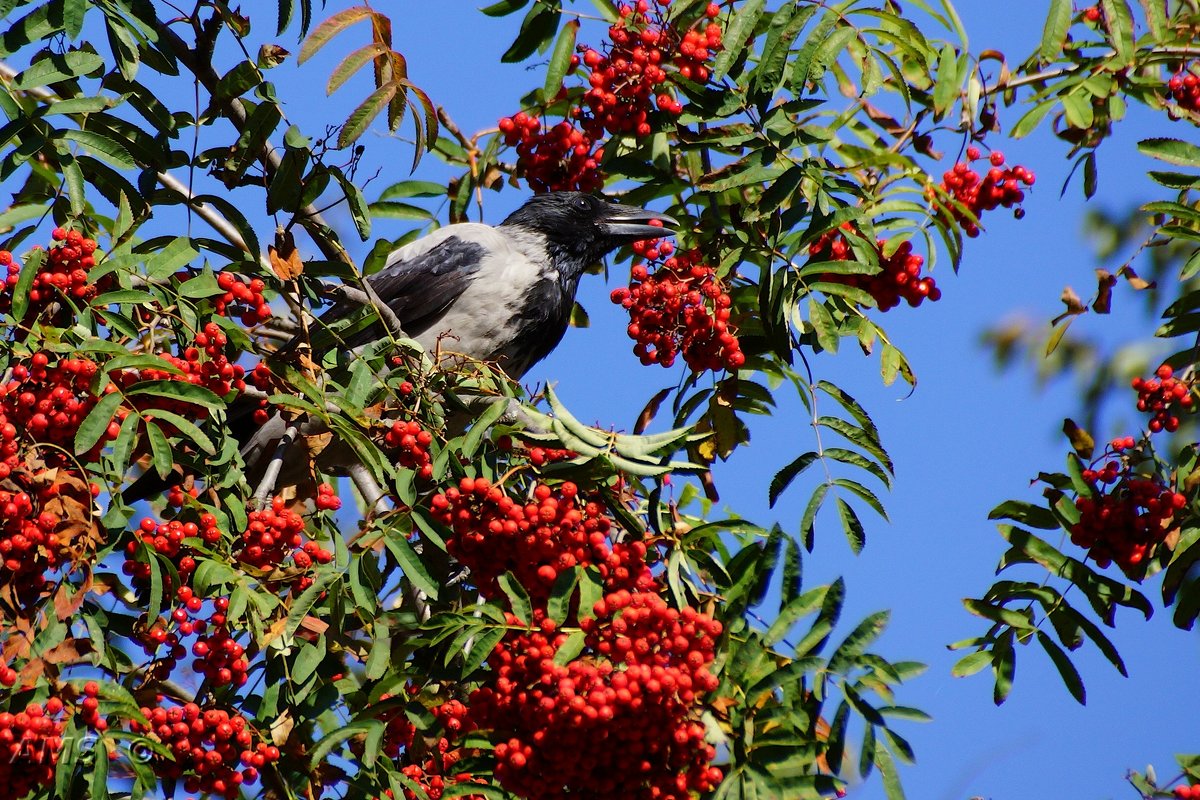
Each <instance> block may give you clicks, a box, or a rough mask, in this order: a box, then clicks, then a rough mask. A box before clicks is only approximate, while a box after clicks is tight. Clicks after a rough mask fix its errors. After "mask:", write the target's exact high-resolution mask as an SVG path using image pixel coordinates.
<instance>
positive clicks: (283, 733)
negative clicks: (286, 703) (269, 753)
mask: <svg viewBox="0 0 1200 800" xmlns="http://www.w3.org/2000/svg"><path fill="white" fill-rule="evenodd" d="M294 727H296V720H294V719H292V715H291V713H289V712H288V711H284V712H283V713H282V714H280V715H279V716H278V717H276V718H275V721H274V722H272V723H271V744H273V745H275V746H276V747H283V745H284V743H286V742H287V740H288V737H289V736H291V734H292V728H294Z"/></svg>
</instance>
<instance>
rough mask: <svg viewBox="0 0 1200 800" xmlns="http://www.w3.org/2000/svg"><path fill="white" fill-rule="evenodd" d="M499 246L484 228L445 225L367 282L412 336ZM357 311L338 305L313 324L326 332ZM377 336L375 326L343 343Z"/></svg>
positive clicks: (346, 303)
mask: <svg viewBox="0 0 1200 800" xmlns="http://www.w3.org/2000/svg"><path fill="white" fill-rule="evenodd" d="M505 246H506V242H505V241H504V238H503V235H502V234H500V233H498V232H497V231H496V229H495V228H492V227H490V226H488V225H482V224H479V223H473V222H467V223H460V224H457V225H448V226H446V227H444V228H440V229H438V230H436V231H434V232H433V233H431V234H429V235H428V236H424V237H422V238H420V239H418V240H416V241H415V242H410V243H408V244H406V245H405V246H403V247H401V248H399V249H398V250H396V251H395V252H393V253H392V254H391V255H390V256H389V257H388V260H387V262H386V264H385V265H384V267H383V269H381V270H380V271H379V272H377V273H375V274H374V275H371V276H369V277H368V278H367V282H368V283H370V285H371V288H372V289H373V290H374V291H375V294H376V295H377V296H378V297H379V299H380V300H381V301H383V302H384V303H386V304H387V306H388V308H390V309H391V310H392V313H393V314H395V316H396V318H397V320H399V322H400V325H401V326H402V327H403V328H404V333H405V334H406V335H408V336H410V337H416V336H419V335H420V334H421V333H422V332H424V331H425V330H427V329H428V328H429V327H430V326H431V325H433V324H434V322H436V321H437V319H438V318H439V317H440V316H441V315H442V314H443V313H444V312H445V310H446V309H447V308H448V307H449V306H450V305H451V304H452V303H454V301H455V300H457V299H458V297H459V296H460V295H461V294H462V293H463V292H464V291H466V289H467V287H468V286H470V285H471V282H472V281H473V280H474V275H475V273H476V272H478V271H479V269H480V266H481V264H482V263H483V261H484V259H485V258H486V257H487V256H488V254H489V253H492V252H494V251H495V250H497V249H498V248H503V247H505ZM359 308H360V306H359V305H358V304H357V303H354V302H350V301H342V302H339V303H337V304H335V305H334V306H333V307H332V308H330V309H329V310H328V311H326V312H325V313H324V314H322V315H321V316H320V318H319V323H320V325H322V326H324V327H328V326H330V325H332V324H333V323H334V322H337V321H339V320H342V319H345V318H346V317H348V316H350V315H351V314H353V313H354V312H355V311H356V310H357V309H359ZM380 336H382V331H381V330H380V328H379V326H378V325H377V324H376V325H372V326H369V327H368V328H367V329H366V330H362V331H358V332H356V333H354V334H352V335H350V336H349V337H347V338H345V339H344V340H343V342H344V344H345V346H348V347H357V346H359V345H362V344H365V343H367V342H370V341H372V340H374V339H378V338H380ZM315 345H316V342H314V346H315Z"/></svg>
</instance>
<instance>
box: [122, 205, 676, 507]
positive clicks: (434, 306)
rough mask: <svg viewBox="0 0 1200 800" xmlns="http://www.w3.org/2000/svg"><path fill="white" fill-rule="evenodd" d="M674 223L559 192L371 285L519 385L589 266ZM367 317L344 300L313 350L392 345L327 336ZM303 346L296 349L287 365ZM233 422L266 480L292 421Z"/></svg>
mask: <svg viewBox="0 0 1200 800" xmlns="http://www.w3.org/2000/svg"><path fill="white" fill-rule="evenodd" d="M652 222H656V223H658V225H651V224H650V223H652ZM676 224H677V223H676V222H675V220H674V219H672V218H671V217H668V216H667V215H665V214H659V213H657V212H653V211H647V210H645V209H642V208H637V207H635V206H629V205H621V204H618V203H612V202H609V201H607V200H605V199H603V198H600V197H596V196H593V195H589V194H584V193H581V192H551V193H548V194H542V195H536V196H534V197H532V198H530V199H529V200H528V201H527V202H526V203H525V204H524V205H523V206H521V207H520V208H519V209H517V210H516V211H514V212H513V213H512V214H510V215H509V216H508V218H507V219H505V220H504V221H503V222H502V223H500V224H499V225H497V226H495V227H492V226H490V225H484V224H481V223H476V222H463V223H458V224H454V225H448V226H446V227H444V228H440V229H438V230H437V231H434V232H433V233H431V234H429V235H428V236H425V237H423V238H421V239H418V240H417V241H415V242H411V243H409V244H407V245H405V246H403V247H401V248H399V249H398V250H396V251H395V252H393V253H392V254H391V255H390V256H389V257H388V259H387V262H386V264H385V265H384V267H383V269H381V270H380V271H379V272H377V273H375V274H373V275H371V276H369V277H368V278H367V282H368V283H369V284H370V288H371V289H372V291H373V293H374V294H375V296H376V297H377V298H378V301H379V302H382V303H384V304H386V305H387V306H388V308H389V309H390V310H391V312H392V314H393V315H394V317H395V319H396V321H398V322H399V323H400V325H401V327H402V328H403V330H404V334H405V336H408V337H409V338H412V339H415V340H416V341H417V342H418V343H420V344H421V346H422V347H424V348H425V349H426V350H427V351H429V352H434V351H435V348H437V349H439V350H440V352H442V353H443V354H446V355H451V354H459V355H463V356H467V357H469V358H472V359H477V360H480V361H488V362H493V363H495V364H497V365H498V366H499V367H500V368H501V369H502V370H504V372H505V373H506V374H507V375H508V376H509V377H510V378H513V379H514V380H517V379H520V378H521V377H522V376H523V375H524V374H525V373H526V372H527V371H528V370H529V368H530V367H532V366H533V365H534V364H536V363H537V362H538V361H541V360H542V359H543V358H545V357H546V356H547V355H549V354H550V352H551V351H552V350H553V349H554V348H555V347H556V346H557V345H558V343H559V342H560V341H561V340H562V337H563V334H565V333H566V330H567V325H568V322H569V320H570V317H571V310H572V308H573V307H574V304H575V293H576V290H577V289H578V287H579V279H580V277H581V276H582V275H583V273H584V272H585V271H586V270H587V268H588V267H590V266H592V265H593V264H595V263H597V262H598V261H600V260H601V259H603V258H604V257H605V256H606V255H608V254H609V253H611V252H613V251H614V250H616V249H617V248H618V247H620V246H622V245H626V244H631V243H633V242H637V241H641V240H644V239H653V238H657V237H660V236H663V235H665V234H668V233H670V229H669V228H666V227H664V226H673V225H676ZM359 307H360V304H359V303H356V302H351V301H348V300H343V301H340V302H338V303H336V304H335V305H334V306H333V307H331V308H330V309H329V310H328V311H326V312H325V313H324V314H322V315H321V316H320V317H319V318H318V323H319V328H320V329H319V330H317V331H315V332H314V333H313V335H312V346H313V350H314V351H315V352H318V353H321V352H325V351H326V350H327V348H329V347H332V346H341V347H345V348H351V349H353V348H358V347H362V346H363V345H366V344H369V343H370V342H372V341H375V340H377V339H380V338H382V337H383V336H384V335H385V330H384V328H383V326H382V324H381V323H378V322H376V323H374V324H372V325H369V326H367V327H366V328H365V329H363V330H358V331H356V332H354V333H350V334H349V335H347V336H344V337H341V338H337V337H334V336H333V335H332V333H331V332H330V331H329V328H330V326H332V325H333V324H334V323H336V322H338V321H340V320H343V319H345V318H347V317H349V316H351V315H352V314H353V313H354V311H355V310H356V309H358V308H359ZM347 330H351V329H350V328H347ZM299 343H300V340H299V339H298V338H297V339H294V340H293V341H291V342H289V343H288V344H286V345H284V346H283V347H282V348H281V349H280V351H279V354H280V355H285V354H287V353H288V352H289V351H291V350H293V349H294V348H295V347H296V346H297V345H298V344H299ZM255 406H257V404H255ZM248 407H249V406H248ZM230 417H231V419H230V422H231V426H232V428H233V432H234V434H235V435H236V436H238V438H239V440H240V441H241V442H242V446H241V448H240V449H241V452H242V456H243V458H244V459H245V463H246V468H247V472H248V473H254V472H259V471H260V470H261V468H262V467H264V466H265V459H264V456H268V457H269V454H270V453H271V452H272V451H273V449H274V443H275V442H277V441H278V440H279V438H280V437H281V436H282V435H283V430H284V427H285V426H284V424H283V421H282V418H281V417H280V416H279V415H275V417H274V418H272V419H271V420H270V421H268V422H267V423H266V424H265V425H262V426H250V425H248V424H247V423H248V422H249V414H248V413H246V414H239V413H238V410H237V409H236V408H234V409H231V414H230ZM239 417H240V418H239ZM167 485H168V482H167V481H163V480H162V479H160V478H159V477H158V475H157V473H155V472H152V471H149V472H147V473H145V474H144V475H142V476H141V477H140V478H139V479H138V480H136V481H135V482H134V483H133V484H132V485H131V486H129V488H127V489H126V490H125V492H124V498H125V500H126V502H135V501H137V500H142V499H145V498H147V497H149V496H150V495H152V494H155V493H157V492H161V491H163V490H164V489H165V488H166V486H167Z"/></svg>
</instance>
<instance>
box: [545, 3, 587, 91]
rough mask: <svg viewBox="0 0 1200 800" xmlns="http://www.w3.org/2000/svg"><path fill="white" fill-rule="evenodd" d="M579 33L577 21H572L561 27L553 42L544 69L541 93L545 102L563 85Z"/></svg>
mask: <svg viewBox="0 0 1200 800" xmlns="http://www.w3.org/2000/svg"><path fill="white" fill-rule="evenodd" d="M578 33H579V20H577V19H573V20H570V21H568V22H567V24H566V25H563V27H562V30H560V31H559V32H558V39H557V40H555V42H554V51H553V52H552V53H551V55H550V65H549V66H548V67H546V83H545V85H544V86H543V88H542V91H543V92H544V93H545V95H546V101H547V102H550V101H553V100H554V98H555V97H556V96H557V95H558V92H559V90H560V89H561V88H562V85H563V78H565V77H566V76H567V70H568V69H569V68H570V66H571V56H572V55H573V54H574V53H575V36H576V34H578Z"/></svg>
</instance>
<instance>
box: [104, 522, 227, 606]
mask: <svg viewBox="0 0 1200 800" xmlns="http://www.w3.org/2000/svg"><path fill="white" fill-rule="evenodd" d="M133 535H134V538H133V539H131V540H130V541H129V542H127V543H126V544H125V564H124V566H123V567H122V571H123V572H124V573H125V574H126V575H129V576H132V577H133V579H134V581H136V582H137V583H138V584H139V585H141V586H143V587H145V586H149V585H150V575H151V572H152V569H151V567H150V564H149V563H148V562H146V561H139V560H138V558H137V553H138V547H139V544H140V545H144V546H145V547H146V548H148V549H150V550H153V551H154V552H155V553H158V555H159V556H161V557H163V558H165V559H167V560H169V561H171V562H172V563H174V564H175V569H176V570H177V571H178V573H179V582H180V587H178V588H179V589H180V590H181V589H182V587H185V586H187V584H188V583H189V582H190V580H191V577H192V573H193V572H195V570H196V559H195V557H194V554H193V551H192V548H191V547H188V546H186V545H184V543H183V541H184V539H190V538H199V539H200V540H201V541H203V542H204V544H205V545H208V546H209V547H212V546H213V545H215V544H217V542H219V541H221V537H222V534H221V529H220V528H218V527H217V518H216V517H215V516H213V515H212V514H202V515H201V516H200V522H199V524H197V523H195V522H183V521H181V520H178V519H173V520H169V521H167V522H162V523H159V522H155V521H154V520H153V519H151V518H150V517H145V518H144V519H142V521H141V522H140V523H139V524H138V527H137V528H134V530H133ZM151 557H153V556H151Z"/></svg>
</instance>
